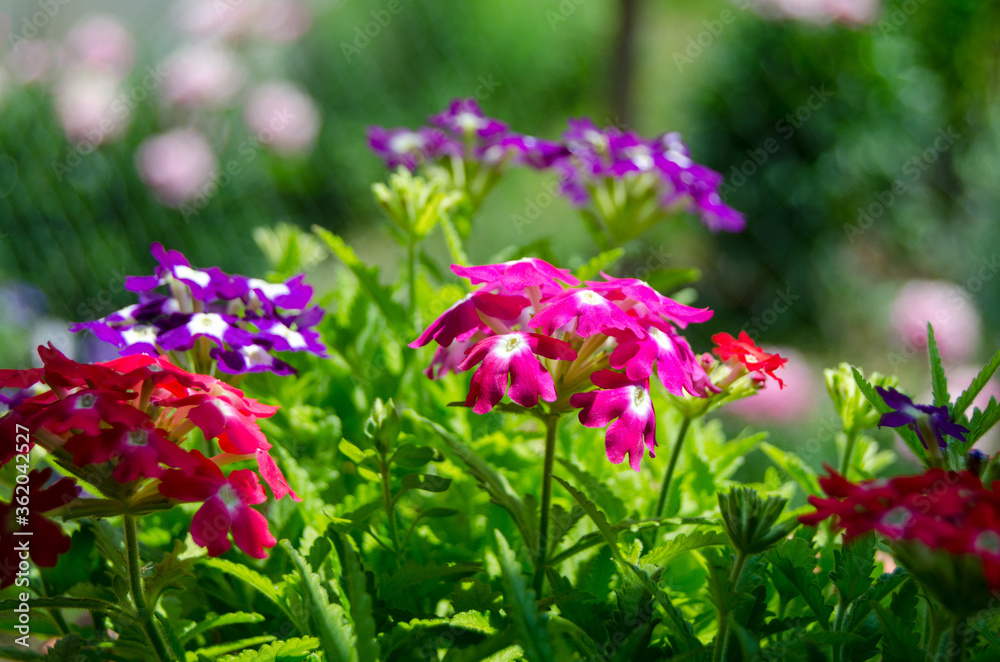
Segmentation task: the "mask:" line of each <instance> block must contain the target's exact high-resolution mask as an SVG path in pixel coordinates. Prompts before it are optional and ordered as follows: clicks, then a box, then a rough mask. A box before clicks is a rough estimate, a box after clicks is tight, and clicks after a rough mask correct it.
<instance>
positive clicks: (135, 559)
mask: <svg viewBox="0 0 1000 662" xmlns="http://www.w3.org/2000/svg"><path fill="white" fill-rule="evenodd" d="M122 519H123V520H124V522H125V549H126V553H127V559H128V578H129V586H130V587H131V589H132V601H133V602H134V603H135V609H136V613H137V615H138V617H139V623H140V625H141V626H142V630H143V632H145V634H146V638H147V639H149V645H150V647H151V648H152V651H153V654H154V655H155V656H156V659H157V660H158V661H159V662H173V660H174V659H175V658H174V656H173V654H172V653H171V652H170V648H169V647H168V646H167V643H166V642H165V641H164V639H163V635H162V634H161V633H160V630H159V628H158V627H157V625H156V615H155V614H154V613H153V610H154V609H155V608H156V606H155V605H147V604H146V594H145V590H144V589H143V586H142V562H141V561H140V560H139V534H138V532H137V530H136V521H135V516H134V515H123V516H122Z"/></svg>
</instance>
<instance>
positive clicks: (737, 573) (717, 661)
mask: <svg viewBox="0 0 1000 662" xmlns="http://www.w3.org/2000/svg"><path fill="white" fill-rule="evenodd" d="M747 558H749V556H748V555H747V554H746V552H743V551H740V552H737V554H736V561H735V562H734V563H733V571H732V573H730V575H729V586H730V590H731V591H732V592H733V593H739V590H738V585H739V583H740V579H741V578H742V577H743V569H744V568H746V565H747ZM728 647H729V613H728V612H727V613H722V611H721V610H720V611H719V633H718V635H717V636H716V637H715V653H714V655H713V656H712V660H713V661H714V662H722V661H723V660H725V659H726V653H727V652H728V651H727V650H726V649H727V648H728Z"/></svg>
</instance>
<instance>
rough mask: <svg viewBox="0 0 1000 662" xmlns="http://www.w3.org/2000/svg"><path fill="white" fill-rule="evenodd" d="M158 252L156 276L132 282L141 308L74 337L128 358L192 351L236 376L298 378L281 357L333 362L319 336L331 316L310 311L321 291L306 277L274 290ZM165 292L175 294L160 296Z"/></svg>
mask: <svg viewBox="0 0 1000 662" xmlns="http://www.w3.org/2000/svg"><path fill="white" fill-rule="evenodd" d="M152 253H153V257H155V258H156V260H157V262H159V265H158V266H157V267H156V268H155V270H154V273H153V274H152V275H150V276H130V277H128V278H126V280H125V289H127V290H129V291H132V292H136V293H138V295H139V303H137V304H133V305H131V306H127V307H126V308H123V309H121V310H119V311H117V312H115V313H112V314H110V315H108V316H107V317H104V318H103V319H99V320H94V321H91V322H80V323H78V324H74V325H73V326H71V327H70V330H71V331H73V332H79V331H84V330H86V331H90V332H92V333H93V334H94V335H95V336H97V337H98V338H99V339H101V340H103V341H105V342H107V343H110V344H112V345H114V346H115V347H117V348H118V349H119V352H120V353H121V354H122V355H123V356H124V355H129V354H149V355H153V356H156V355H158V354H167V353H170V354H173V355H175V356H177V355H180V354H181V353H185V352H187V353H189V354H191V355H193V356H194V357H195V358H193V359H192V360H197V359H198V358H200V359H203V360H209V359H211V360H214V361H215V362H216V366H217V368H218V369H219V370H220V371H221V372H224V373H228V374H233V375H239V374H244V373H250V372H273V373H276V374H279V375H288V374H292V373H294V372H295V371H294V369H293V368H292V367H291V366H290V365H288V364H287V363H285V362H284V361H282V360H280V359H278V358H277V357H276V356H275V355H274V352H302V351H306V352H311V353H313V354H315V355H317V356H320V357H325V356H326V355H327V354H326V347H325V346H324V345H323V343H322V341H321V340H320V336H319V333H318V332H317V331H315V329H314V327H315V326H316V325H317V324H319V322H320V320H321V319H322V318H323V312H324V311H323V309H322V308H320V307H319V306H310V305H309V303H310V301H311V299H312V294H313V290H312V287H311V286H309V285H307V284H305V282H304V276H296V277H294V278H292V279H290V280H288V281H286V282H284V283H269V282H267V281H264V280H260V279H257V278H248V277H246V276H240V275H236V274H234V275H230V274H227V273H224V272H223V271H222V270H221V269H219V268H218V267H210V268H208V269H194V268H192V267H191V265H190V264H189V263H188V260H187V258H185V257H184V256H183V255H182V254H181V253H180V252H178V251H174V250H171V251H168V250H166V249H164V247H163V246H162V245H161V244H159V243H155V244H153V246H152ZM161 287H162V288H166V290H167V292H166V293H162V292H158V291H157V290H159V289H160V288H161Z"/></svg>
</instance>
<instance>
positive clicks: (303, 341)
mask: <svg viewBox="0 0 1000 662" xmlns="http://www.w3.org/2000/svg"><path fill="white" fill-rule="evenodd" d="M255 324H256V325H257V328H258V329H259V330H258V331H257V333H256V335H255V337H256V338H259V339H263V340H267V341H268V342H270V343H271V346H272V348H273V349H276V350H278V351H279V352H301V351H308V352H312V353H313V354H315V355H316V356H319V357H326V355H327V354H326V347H325V346H324V345H323V342H322V341H321V340H320V338H319V333H317V332H316V331H313V330H312V329H293V328H292V327H290V326H287V325H286V324H285V323H284V322H282V321H281V320H257V321H256V322H255ZM247 344H249V343H247ZM241 346H242V345H241Z"/></svg>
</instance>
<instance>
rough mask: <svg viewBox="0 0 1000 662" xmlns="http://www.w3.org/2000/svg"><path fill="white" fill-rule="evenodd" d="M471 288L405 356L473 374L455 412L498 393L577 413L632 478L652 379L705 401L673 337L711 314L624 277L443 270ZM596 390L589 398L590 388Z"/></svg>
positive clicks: (698, 372) (503, 267)
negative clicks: (417, 354) (417, 353)
mask: <svg viewBox="0 0 1000 662" xmlns="http://www.w3.org/2000/svg"><path fill="white" fill-rule="evenodd" d="M452 271H453V272H455V274H456V275H458V276H460V277H462V278H467V279H469V280H470V281H472V283H473V284H474V285H478V286H479V287H478V288H477V289H475V290H474V291H473V292H471V293H470V294H468V295H467V296H466V297H464V298H463V299H462V300H461V301H458V302H457V303H455V304H454V305H453V306H451V308H449V309H448V310H446V311H445V312H444V313H443V314H442V315H441V316H440V317H438V319H436V320H435V321H434V322H432V323H431V324H430V325H429V326H428V327H427V328H426V329H425V330H424V332H423V333H422V334H421V335H420V337H419V338H417V339H416V340H415V341H414V342H412V343H411V344H410V347H414V348H416V347H422V346H424V345H427V344H428V343H430V342H431V341H434V342H436V343H437V344H438V345H439V347H438V349H437V351H436V352H435V354H434V358H433V360H432V361H431V365H430V366H429V367H428V368H427V370H426V374H427V376H428V377H430V378H431V379H437V378H440V377H441V376H443V375H445V374H447V373H449V372H456V373H457V372H464V371H467V370H471V369H473V368H475V372H474V373H473V375H472V385H471V387H470V389H469V393H468V396H467V397H466V400H465V405H466V406H468V407H471V408H472V410H473V411H474V412H476V413H477V414H485V413H486V412H488V411H490V410H492V409H493V408H494V407H496V406H497V405H498V404H500V401H501V400H502V399H503V398H504V396H505V395H506V396H507V397H509V398H510V400H511V401H513V402H514V403H516V404H518V405H520V406H522V407H526V408H529V409H530V408H534V407H537V406H538V405H539V401H544V402H547V403H550V406H549V408H548V411H549V413H558V412H563V411H567V410H570V409H579V410H580V412H579V420H580V422H581V423H583V424H584V425H586V426H587V427H593V428H607V433H606V436H605V448H606V451H607V455H608V459H609V460H611V462H614V463H615V464H618V463H621V462H622V461H623V460H624V459H625V456H626V455H628V457H629V464H630V465H631V466H632V468H633V469H635V470H638V469H639V462H640V460H641V459H642V455H643V452H644V449H645V450H648V451H649V453H650V456H653V455H654V449H655V446H656V418H655V413H654V411H653V403H652V400H651V398H650V392H649V389H650V378H651V377H652V376H653V374H654V373H655V374H656V376H657V377H658V378H659V379H660V382H661V383H662V384H663V386H664V387H665V388H666V389H667V391H669V392H670V393H671V394H673V395H676V396H681V395H683V394H684V393H688V394H690V395H693V396H698V397H706V396H708V395H710V394H711V393H715V392H718V391H719V389H718V388H717V387H715V386H713V385H712V383H711V380H710V379H709V377H708V375H707V373H706V372H705V369H704V367H703V366H702V363H701V362H700V361H699V359H698V357H696V356H695V354H694V352H693V351H692V349H691V346H690V345H689V344H688V341H687V340H686V339H685V338H684V337H683V336H682V335H681V334H680V332H679V330H680V329H683V328H686V327H687V325H688V324H690V323H697V322H704V321H706V320H708V319H710V318H711V317H712V311H711V310H709V309H707V308H703V309H699V308H692V307H690V306H686V305H683V304H680V303H678V302H676V301H674V300H672V299H670V298H668V297H666V296H663V295H662V294H660V293H659V292H657V291H656V290H654V289H653V288H652V287H650V286H649V285H648V284H646V283H645V282H643V281H640V280H637V279H634V278H613V277H611V276H607V275H604V274H602V276H604V280H603V281H598V282H591V281H587V282H586V283H581V282H580V281H579V280H578V279H577V278H575V277H574V276H573V275H572V274H570V272H569V271H568V270H566V269H557V268H556V267H553V266H552V265H550V264H548V263H547V262H544V261H543V260H540V259H538V258H525V259H522V260H516V261H512V262H505V263H502V264H490V265H484V266H477V267H463V266H459V265H452ZM595 386H596V387H597V388H596V390H592V389H593V387H595Z"/></svg>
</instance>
